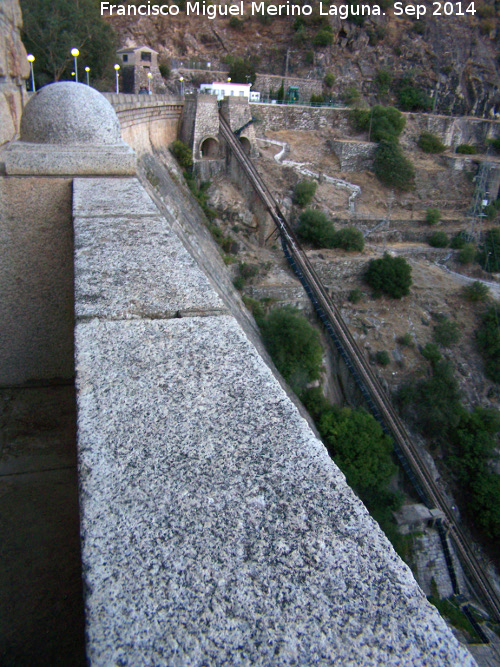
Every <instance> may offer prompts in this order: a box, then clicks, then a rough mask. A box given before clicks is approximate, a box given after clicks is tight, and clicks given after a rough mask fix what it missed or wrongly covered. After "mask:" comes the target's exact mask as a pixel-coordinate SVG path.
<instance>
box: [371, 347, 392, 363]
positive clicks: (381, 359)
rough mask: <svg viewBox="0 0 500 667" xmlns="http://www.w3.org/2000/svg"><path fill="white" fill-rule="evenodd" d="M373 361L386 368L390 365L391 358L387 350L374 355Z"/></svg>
mask: <svg viewBox="0 0 500 667" xmlns="http://www.w3.org/2000/svg"><path fill="white" fill-rule="evenodd" d="M375 361H376V362H377V364H379V365H380V366H388V365H389V364H390V363H391V358H390V356H389V352H387V350H378V352H376V354H375Z"/></svg>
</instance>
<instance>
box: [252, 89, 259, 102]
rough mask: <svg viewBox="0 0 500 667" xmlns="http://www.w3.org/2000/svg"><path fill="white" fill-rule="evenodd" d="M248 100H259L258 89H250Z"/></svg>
mask: <svg viewBox="0 0 500 667" xmlns="http://www.w3.org/2000/svg"><path fill="white" fill-rule="evenodd" d="M250 102H260V93H259V91H258V90H251V91H250Z"/></svg>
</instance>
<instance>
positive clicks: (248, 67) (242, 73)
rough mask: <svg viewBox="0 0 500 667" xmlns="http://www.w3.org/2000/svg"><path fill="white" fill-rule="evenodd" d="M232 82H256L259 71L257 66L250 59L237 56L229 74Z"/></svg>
mask: <svg viewBox="0 0 500 667" xmlns="http://www.w3.org/2000/svg"><path fill="white" fill-rule="evenodd" d="M228 76H229V77H230V79H231V82H232V83H251V84H254V83H255V79H256V78H257V73H256V71H255V67H254V66H253V65H252V63H251V62H249V61H248V60H243V58H235V59H234V60H233V61H232V63H231V69H230V70H229V75H228Z"/></svg>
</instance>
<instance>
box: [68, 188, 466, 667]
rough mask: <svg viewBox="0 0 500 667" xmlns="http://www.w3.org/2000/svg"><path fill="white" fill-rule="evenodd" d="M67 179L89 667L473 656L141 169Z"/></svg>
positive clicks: (449, 661)
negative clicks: (143, 182) (138, 175)
mask: <svg viewBox="0 0 500 667" xmlns="http://www.w3.org/2000/svg"><path fill="white" fill-rule="evenodd" d="M73 192H74V199H73V215H74V231H75V249H76V254H75V313H76V320H77V322H76V330H75V342H76V372H77V394H78V413H79V416H78V424H79V426H78V448H79V475H80V489H81V491H80V502H81V525H82V559H83V566H84V567H83V571H84V578H85V590H86V600H85V605H86V619H87V652H88V658H89V661H90V664H92V665H109V664H120V663H122V664H134V665H142V664H144V665H145V664H179V665H180V664H197V665H201V664H221V665H222V664H231V665H243V664H260V665H276V666H281V665H283V666H285V665H290V664H292V663H295V664H300V665H311V666H312V665H315V666H316V665H320V664H324V665H328V664H350V663H358V664H362V665H364V666H368V665H380V664H382V663H384V664H387V665H396V664H398V665H399V664H401V662H404V663H405V664H412V665H422V666H423V665H431V666H433V665H435V666H436V667H438V666H439V667H443V666H445V667H446V666H450V667H451V666H452V665H453V666H455V665H458V664H460V665H464V666H472V665H473V664H474V662H473V660H472V659H471V657H470V656H469V654H468V653H467V651H466V650H465V648H463V647H462V646H460V645H459V644H458V642H457V641H456V639H455V638H454V637H453V635H452V634H451V632H450V631H449V629H448V628H447V626H446V624H445V622H444V621H443V620H442V619H441V618H440V616H439V615H438V613H437V611H436V609H435V608H434V607H432V606H431V605H430V604H429V603H428V602H427V600H426V599H425V597H424V595H423V593H422V592H421V591H420V589H419V588H418V586H417V584H416V583H415V581H414V579H413V576H412V574H411V572H410V570H409V569H408V567H407V566H406V565H404V564H403V563H402V561H401V560H400V559H399V557H398V556H397V555H396V554H395V552H394V550H393V548H392V546H391V545H390V544H389V542H388V540H387V539H386V538H385V536H384V535H383V534H382V532H381V531H380V529H379V527H378V526H377V524H376V523H375V522H374V521H373V519H371V517H370V516H369V515H368V513H367V511H366V510H365V508H364V507H363V505H362V504H361V503H360V501H359V499H357V498H356V497H355V496H354V494H353V493H352V491H351V490H350V489H349V488H348V486H347V485H346V483H345V479H344V476H343V475H342V473H340V471H339V470H338V468H337V467H336V466H335V464H334V463H333V461H332V460H331V459H330V458H329V456H328V454H327V452H326V450H325V448H324V446H323V445H322V444H321V443H320V442H319V441H318V440H317V439H316V437H315V435H314V433H313V432H312V431H311V430H310V428H309V426H308V425H307V423H306V421H305V420H304V419H303V418H302V417H301V416H300V414H299V412H298V411H297V409H296V407H295V406H294V405H293V403H292V402H291V401H290V400H289V398H288V397H287V395H286V393H285V392H284V391H283V389H282V388H281V386H280V385H279V383H278V382H277V381H276V379H275V378H274V376H273V374H272V373H271V371H270V369H269V368H268V367H267V365H266V364H265V363H264V361H263V360H262V358H261V357H260V355H259V354H258V353H257V351H256V349H255V348H254V347H253V345H252V344H251V343H250V341H249V340H248V338H247V337H246V336H245V334H244V333H243V331H242V329H241V328H240V326H239V324H238V323H237V321H236V319H235V318H234V317H233V316H232V315H231V314H230V313H229V312H228V311H227V309H226V308H225V307H224V303H223V302H222V300H221V299H220V297H219V296H218V294H217V293H216V292H215V291H214V290H213V288H212V287H211V285H210V283H209V281H208V280H207V278H206V277H205V275H204V274H203V273H202V271H201V270H200V269H199V267H198V266H197V264H196V263H195V262H194V260H193V259H192V258H191V256H190V255H189V254H188V253H187V252H186V250H185V249H184V248H183V246H182V244H181V243H180V242H179V239H178V238H177V235H176V234H175V233H174V232H173V230H172V228H171V227H170V226H169V224H168V223H167V222H166V220H165V219H164V218H162V216H161V214H160V211H159V210H158V209H157V208H156V207H155V206H154V205H153V203H152V202H151V201H150V200H149V202H148V198H147V195H146V193H145V191H144V190H143V189H142V188H141V187H140V185H139V183H138V182H137V180H135V179H133V178H124V179H120V178H111V179H108V178H99V179H89V178H86V179H80V178H77V179H75V180H74V189H73ZM92 295H94V296H95V297H96V298H89V296H92ZM131 619H132V622H131Z"/></svg>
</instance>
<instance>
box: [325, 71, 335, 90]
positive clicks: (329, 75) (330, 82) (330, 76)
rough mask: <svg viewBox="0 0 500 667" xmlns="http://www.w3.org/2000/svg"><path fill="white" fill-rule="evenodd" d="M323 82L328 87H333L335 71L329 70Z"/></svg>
mask: <svg viewBox="0 0 500 667" xmlns="http://www.w3.org/2000/svg"><path fill="white" fill-rule="evenodd" d="M323 83H324V84H325V86H326V87H327V88H331V87H332V86H333V84H334V83H335V75H334V74H333V72H327V73H326V74H325V78H324V79H323Z"/></svg>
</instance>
